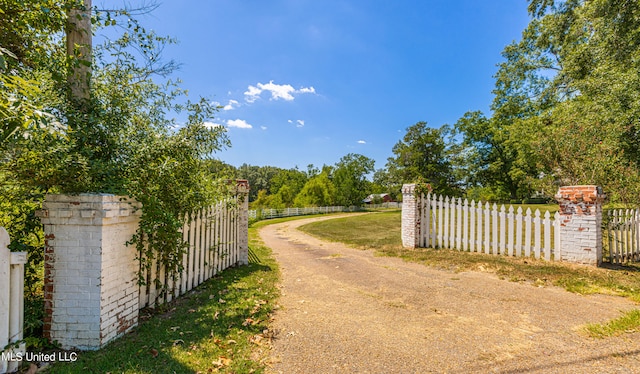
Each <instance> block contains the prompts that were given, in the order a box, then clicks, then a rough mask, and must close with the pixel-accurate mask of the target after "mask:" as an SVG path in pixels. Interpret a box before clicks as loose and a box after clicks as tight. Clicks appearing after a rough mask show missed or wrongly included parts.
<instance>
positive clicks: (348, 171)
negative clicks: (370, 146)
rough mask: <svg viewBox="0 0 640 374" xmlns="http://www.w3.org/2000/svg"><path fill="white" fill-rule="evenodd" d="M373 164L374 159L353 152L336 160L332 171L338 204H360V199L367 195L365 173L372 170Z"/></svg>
mask: <svg viewBox="0 0 640 374" xmlns="http://www.w3.org/2000/svg"><path fill="white" fill-rule="evenodd" d="M374 164H375V161H374V160H372V159H370V158H368V157H366V156H363V155H360V154H354V153H349V154H347V155H346V156H343V157H342V158H341V159H340V161H338V163H337V164H336V167H335V169H334V171H333V184H334V186H335V188H336V203H337V204H338V205H344V206H351V205H355V206H360V205H362V200H364V198H365V197H367V195H368V184H369V183H368V180H367V175H368V174H370V173H372V172H373V170H374Z"/></svg>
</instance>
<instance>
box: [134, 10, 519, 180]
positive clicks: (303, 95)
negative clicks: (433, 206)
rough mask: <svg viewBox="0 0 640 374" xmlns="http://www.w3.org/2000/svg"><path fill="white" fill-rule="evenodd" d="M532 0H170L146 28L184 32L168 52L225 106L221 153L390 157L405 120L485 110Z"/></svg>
mask: <svg viewBox="0 0 640 374" xmlns="http://www.w3.org/2000/svg"><path fill="white" fill-rule="evenodd" d="M526 7H527V2H526V1H525V0H412V1H410V0H384V1H381V0H208V1H197V2H196V1H165V2H164V3H161V5H160V7H159V8H158V9H156V10H154V11H153V13H152V14H150V15H146V16H144V17H142V19H141V21H142V23H143V25H144V26H145V27H146V28H148V29H153V30H155V31H156V32H157V33H158V34H160V35H170V36H173V37H175V38H176V39H178V41H179V42H178V44H177V45H172V46H169V47H167V48H166V50H165V53H164V56H165V58H166V59H175V60H176V61H178V62H179V63H181V64H182V66H181V68H180V70H179V71H178V72H177V73H176V76H178V77H180V78H181V79H182V80H183V86H184V87H185V88H187V89H189V92H190V95H191V96H192V97H193V98H197V97H198V96H205V97H207V98H209V99H211V100H212V101H215V102H218V103H220V105H222V106H224V107H225V109H223V110H221V111H220V112H219V113H218V116H217V118H216V119H215V120H214V121H213V122H214V123H216V124H219V125H224V126H226V127H227V128H228V135H229V137H230V139H231V142H232V146H231V148H229V149H227V150H224V151H221V152H219V153H217V154H216V155H215V157H217V158H219V159H221V160H223V161H225V162H227V163H229V164H232V165H235V166H239V165H241V164H243V163H248V164H251V165H260V166H264V165H270V166H277V167H282V168H292V167H295V166H298V167H299V168H300V169H302V170H306V168H307V165H308V164H314V165H315V166H317V167H320V166H322V165H323V164H327V165H333V164H335V163H336V162H337V161H338V160H339V159H340V158H341V157H342V156H344V155H346V154H348V153H359V154H362V155H365V156H367V157H369V158H371V159H373V160H375V161H376V165H375V167H376V169H378V168H382V167H384V166H385V164H386V160H387V158H388V157H391V156H392V155H393V153H392V148H393V145H394V144H396V143H397V142H398V141H399V140H400V139H401V138H402V137H403V135H404V134H405V130H406V128H407V127H409V126H411V125H413V124H415V123H416V122H418V121H426V122H428V123H429V125H430V126H432V127H440V126H441V125H443V124H445V123H449V124H453V123H455V122H456V120H457V119H458V118H460V117H461V116H462V115H463V114H464V113H465V112H466V111H468V110H482V111H484V112H485V113H488V111H489V105H490V104H491V100H492V94H491V90H492V89H493V85H494V79H493V75H494V74H495V72H496V69H497V68H496V64H498V63H499V62H500V61H501V60H502V57H501V55H500V52H501V51H502V49H503V48H504V46H506V45H507V44H509V43H510V42H512V41H514V40H518V39H519V38H520V35H521V33H522V30H523V29H524V28H525V26H526V25H527V23H528V21H529V19H528V16H527V13H526Z"/></svg>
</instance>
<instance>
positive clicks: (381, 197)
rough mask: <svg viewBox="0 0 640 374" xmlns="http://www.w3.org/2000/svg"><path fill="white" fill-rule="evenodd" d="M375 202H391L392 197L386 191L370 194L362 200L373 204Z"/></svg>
mask: <svg viewBox="0 0 640 374" xmlns="http://www.w3.org/2000/svg"><path fill="white" fill-rule="evenodd" d="M374 201H375V202H376V203H390V202H393V198H392V197H391V195H389V194H388V193H379V194H371V195H369V196H367V198H366V199H364V200H362V202H363V203H365V204H374Z"/></svg>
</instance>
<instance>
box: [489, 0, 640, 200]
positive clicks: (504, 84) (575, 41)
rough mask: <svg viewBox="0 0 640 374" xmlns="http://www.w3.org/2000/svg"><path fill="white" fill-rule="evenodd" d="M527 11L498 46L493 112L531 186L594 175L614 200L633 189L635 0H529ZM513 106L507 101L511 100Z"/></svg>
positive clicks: (638, 128)
mask: <svg viewBox="0 0 640 374" xmlns="http://www.w3.org/2000/svg"><path fill="white" fill-rule="evenodd" d="M529 10H530V13H531V15H532V16H533V19H532V21H531V23H530V24H529V26H528V27H527V29H526V30H525V32H524V33H523V39H522V40H521V41H520V42H517V43H513V44H512V45H509V46H507V48H505V52H504V54H503V55H504V56H505V57H506V61H505V62H504V63H502V64H501V65H500V69H499V72H498V75H497V83H496V91H495V92H496V100H495V101H494V107H493V109H494V112H495V114H494V117H498V118H500V119H502V118H505V119H508V120H509V121H510V122H511V124H510V127H511V133H512V134H518V135H519V136H520V137H521V139H520V141H519V142H514V141H513V140H512V141H511V144H513V145H517V146H520V149H519V153H520V156H519V159H520V161H522V160H528V161H531V160H533V161H534V162H535V163H536V166H537V168H538V170H539V171H540V172H541V173H540V175H541V176H544V177H543V178H541V179H539V180H537V181H535V180H534V181H533V182H537V184H538V186H539V188H544V189H545V190H547V191H549V192H553V191H554V190H555V189H556V188H557V185H558V184H566V183H571V184H599V185H602V186H604V187H605V190H607V191H608V192H609V193H610V195H611V196H612V197H613V198H614V199H623V198H625V197H624V196H625V195H629V196H633V195H635V196H637V193H638V192H640V184H639V183H638V181H639V179H640V178H639V175H640V173H639V169H640V140H639V139H640V137H639V135H640V125H639V124H638V121H637V118H639V116H640V100H639V98H640V76H639V75H638V73H637V72H638V70H639V69H640V62H639V61H640V60H639V59H638V53H639V51H640V39H639V38H638V37H637V36H638V34H639V33H640V17H639V15H640V4H639V3H638V2H634V1H618V0H602V1H553V0H532V1H531V2H530V5H529ZM514 108H515V109H514Z"/></svg>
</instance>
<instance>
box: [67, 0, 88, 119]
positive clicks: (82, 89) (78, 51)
mask: <svg viewBox="0 0 640 374" xmlns="http://www.w3.org/2000/svg"><path fill="white" fill-rule="evenodd" d="M66 33H67V56H68V58H69V70H68V75H67V83H68V84H69V90H70V96H71V101H72V102H74V103H75V104H76V105H77V106H78V108H79V109H81V108H83V107H84V108H86V103H87V102H88V101H89V98H90V90H89V88H90V85H89V83H90V82H91V62H92V57H91V43H92V41H91V37H92V33H91V0H83V5H82V6H81V7H79V8H74V9H71V10H70V11H69V14H68V18H67V27H66Z"/></svg>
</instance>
